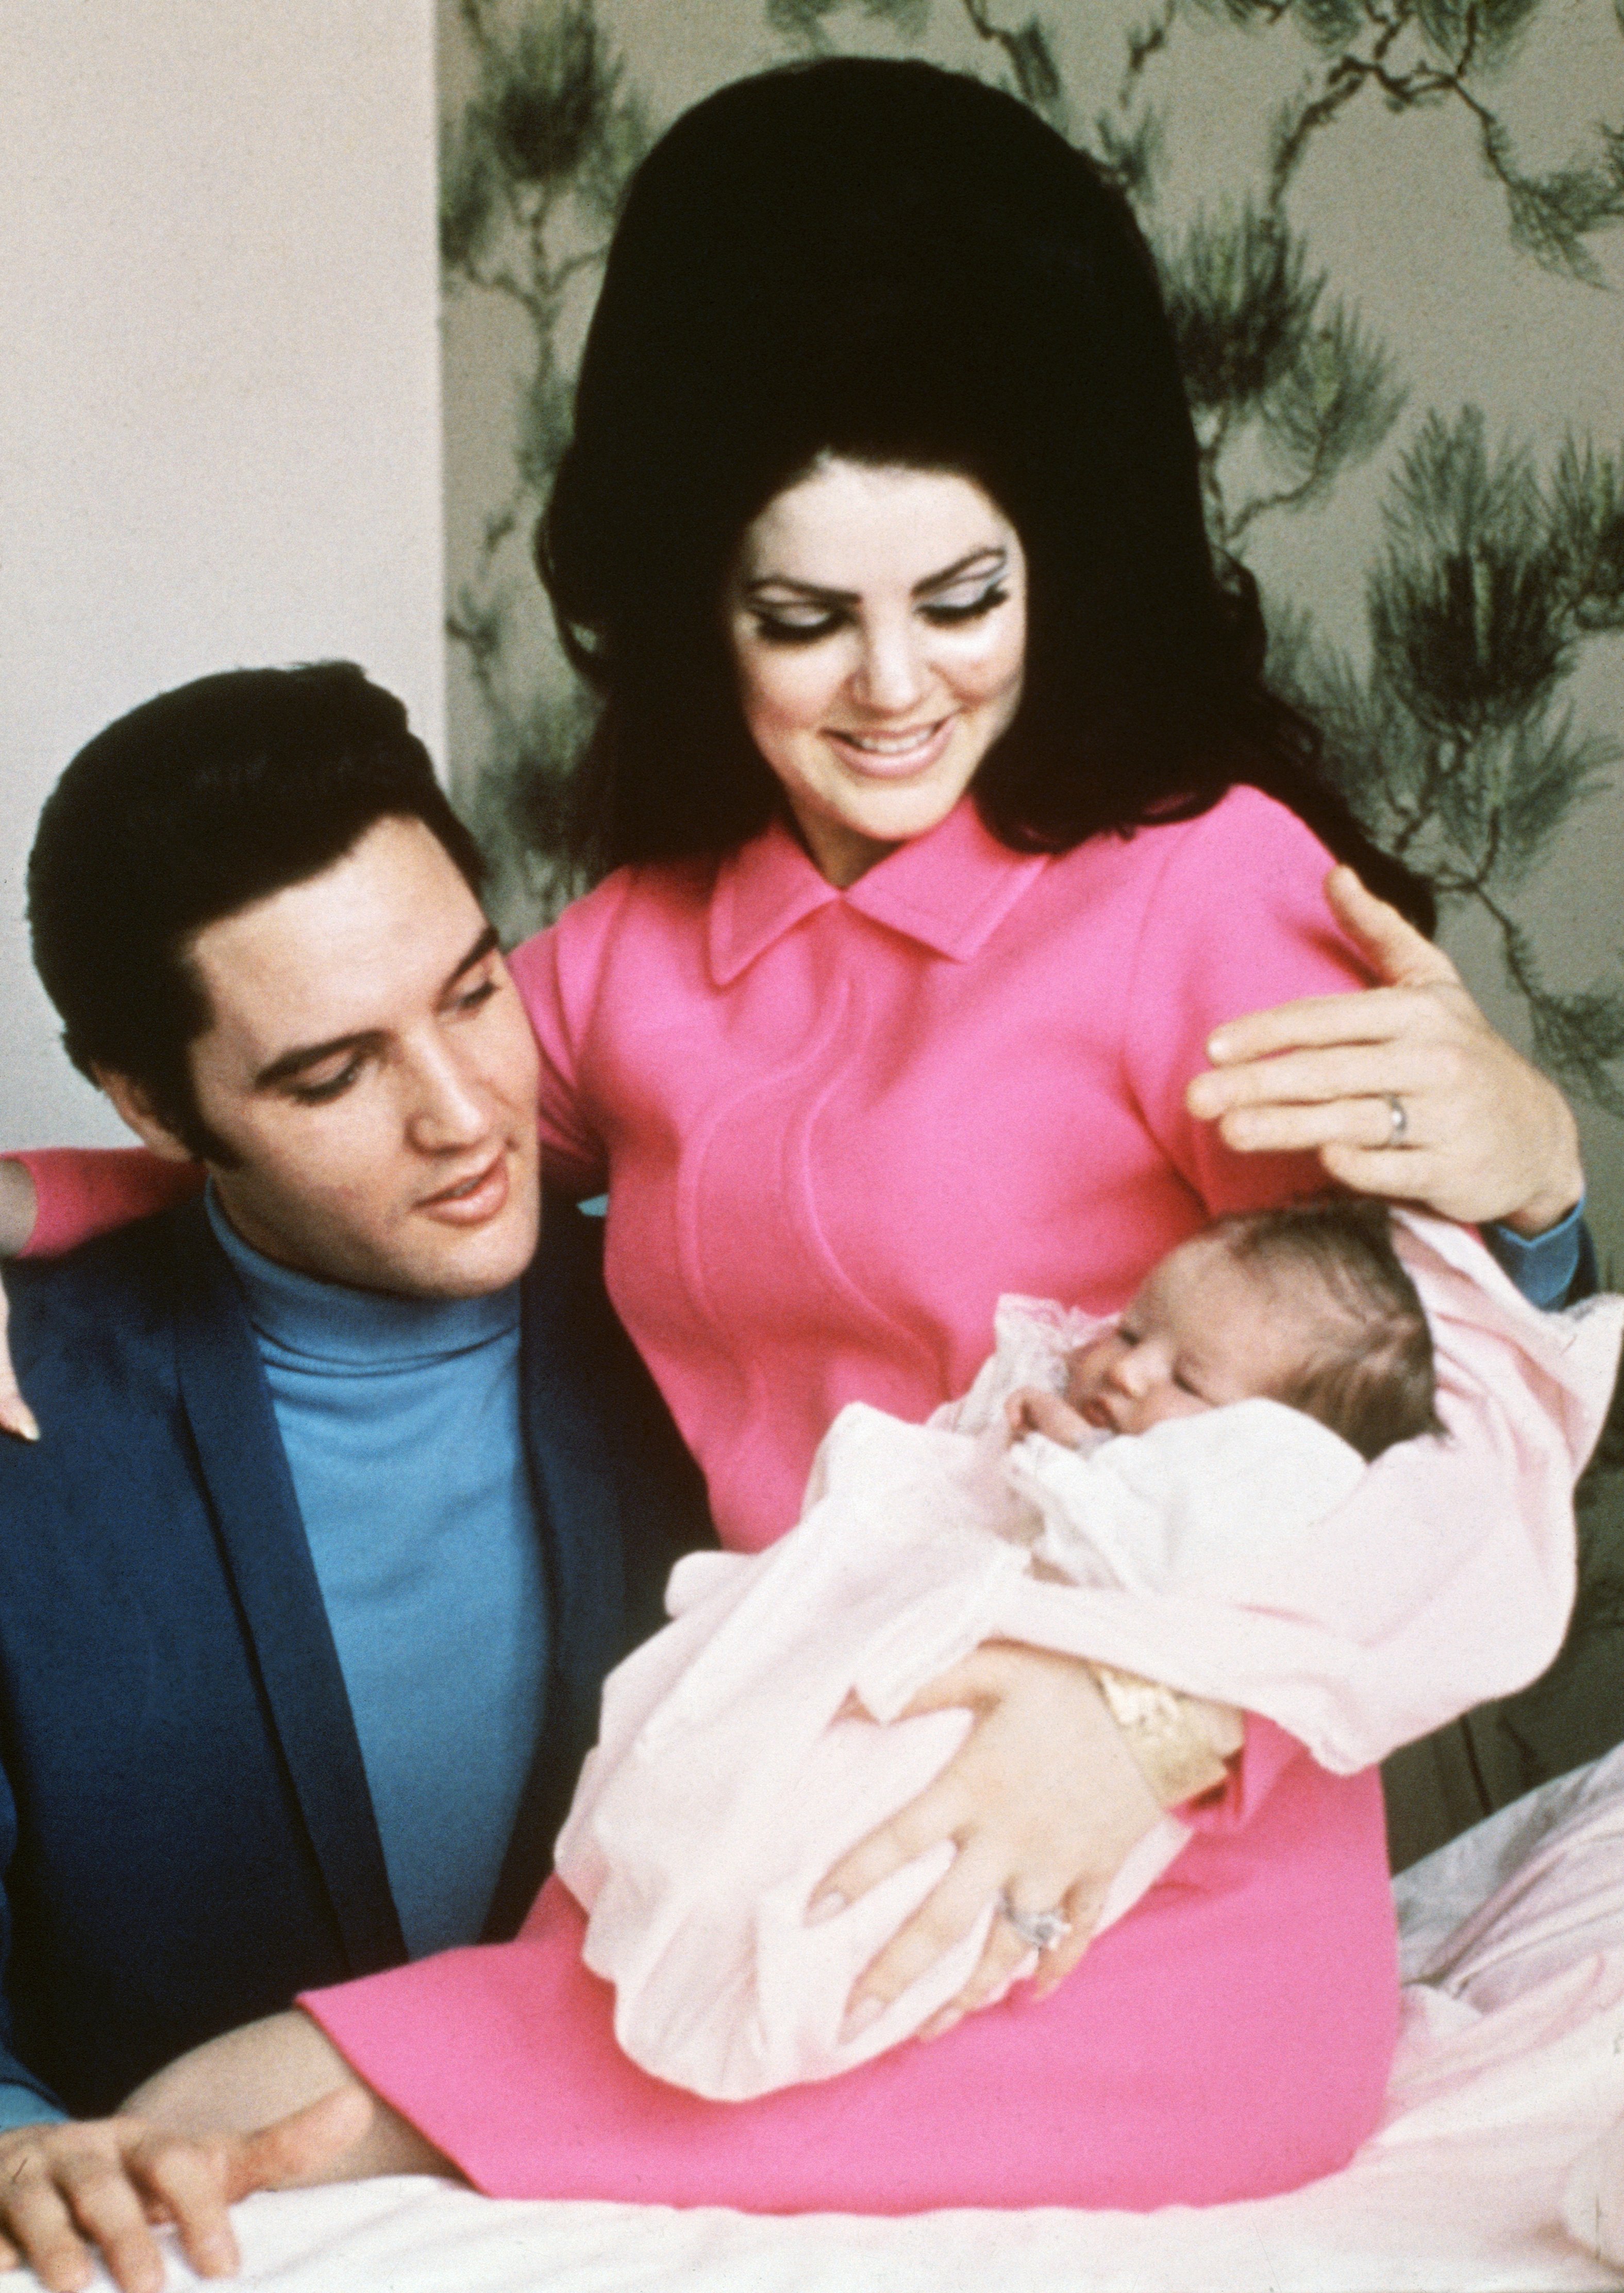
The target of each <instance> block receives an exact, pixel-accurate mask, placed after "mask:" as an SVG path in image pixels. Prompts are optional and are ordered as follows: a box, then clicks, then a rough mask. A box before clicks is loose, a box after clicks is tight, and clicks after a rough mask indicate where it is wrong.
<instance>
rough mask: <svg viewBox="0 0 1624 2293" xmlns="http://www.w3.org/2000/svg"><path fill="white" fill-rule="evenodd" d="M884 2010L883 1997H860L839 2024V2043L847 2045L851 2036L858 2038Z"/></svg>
mask: <svg viewBox="0 0 1624 2293" xmlns="http://www.w3.org/2000/svg"><path fill="white" fill-rule="evenodd" d="M883 2013H885V2000H884V1999H883V1998H860V1999H859V2000H858V2002H857V2004H856V2005H855V2006H853V2007H852V2011H851V2013H849V2014H848V2015H847V2016H846V2018H845V2021H844V2022H843V2023H842V2024H841V2026H840V2043H841V2045H842V2046H850V2045H851V2043H852V2039H853V2038H861V2037H862V2034H863V2032H864V2031H865V2030H872V2029H873V2028H874V2026H875V2024H876V2023H877V2022H878V2021H879V2019H880V2016H881V2015H882V2014H883Z"/></svg>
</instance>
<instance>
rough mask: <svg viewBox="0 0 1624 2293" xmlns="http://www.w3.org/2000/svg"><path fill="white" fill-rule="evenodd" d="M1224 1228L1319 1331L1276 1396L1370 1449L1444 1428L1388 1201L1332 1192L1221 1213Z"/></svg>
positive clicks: (1428, 1341)
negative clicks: (1300, 1200)
mask: <svg viewBox="0 0 1624 2293" xmlns="http://www.w3.org/2000/svg"><path fill="white" fill-rule="evenodd" d="M1214 1231H1215V1233H1216V1235H1217V1236H1219V1238H1220V1239H1221V1240H1222V1241H1223V1243H1224V1245H1225V1247H1226V1248H1227V1249H1228V1251H1229V1253H1230V1255H1231V1257H1232V1259H1233V1260H1235V1261H1236V1262H1237V1263H1238V1264H1240V1265H1242V1266H1255V1267H1256V1268H1258V1270H1259V1271H1260V1272H1261V1273H1262V1274H1263V1275H1264V1278H1265V1279H1266V1280H1268V1281H1269V1282H1271V1283H1273V1284H1278V1286H1279V1288H1280V1290H1281V1292H1282V1293H1283V1294H1285V1295H1287V1296H1289V1299H1290V1301H1291V1303H1292V1305H1293V1306H1294V1307H1296V1308H1297V1309H1299V1310H1304V1311H1307V1312H1309V1313H1312V1314H1313V1317H1314V1320H1315V1325H1316V1326H1315V1339H1316V1343H1315V1345H1314V1347H1313V1351H1312V1352H1311V1354H1310V1355H1309V1357H1308V1358H1307V1359H1306V1360H1305V1362H1303V1363H1302V1364H1301V1365H1299V1367H1298V1369H1297V1372H1296V1373H1295V1374H1294V1375H1293V1376H1291V1377H1290V1378H1289V1379H1287V1380H1286V1381H1284V1383H1282V1384H1281V1386H1280V1387H1279V1388H1277V1390H1275V1392H1274V1394H1273V1399H1275V1400H1276V1401H1283V1402H1285V1403H1286V1404H1287V1405H1288V1406H1289V1407H1290V1408H1293V1409H1300V1410H1302V1411H1303V1413H1304V1414H1305V1416H1309V1417H1317V1418H1318V1419H1319V1421H1320V1422H1321V1425H1329V1428H1330V1430H1331V1431H1332V1432H1333V1433H1340V1434H1341V1436H1342V1438H1343V1439H1344V1440H1345V1441H1348V1442H1351V1443H1352V1444H1353V1447H1354V1448H1355V1449H1357V1450H1358V1451H1359V1454H1360V1455H1361V1457H1366V1458H1369V1457H1379V1456H1380V1454H1381V1453H1382V1451H1383V1450H1384V1449H1390V1448H1391V1447H1392V1446H1393V1445H1394V1442H1397V1441H1413V1440H1414V1439H1416V1438H1417V1437H1418V1435H1420V1434H1423V1433H1441V1432H1442V1430H1443V1427H1442V1424H1441V1423H1440V1422H1439V1418H1438V1414H1437V1410H1436V1408H1435V1407H1434V1396H1435V1393H1436V1390H1437V1378H1436V1373H1435V1369H1434V1361H1433V1339H1432V1332H1431V1330H1430V1329H1429V1328H1428V1327H1427V1322H1426V1313H1425V1311H1424V1310H1423V1309H1422V1305H1421V1300H1420V1299H1419V1297H1418V1295H1417V1293H1416V1286H1415V1284H1414V1283H1413V1282H1412V1281H1411V1280H1410V1276H1409V1275H1408V1274H1407V1273H1406V1272H1405V1271H1404V1268H1403V1266H1402V1264H1401V1262H1400V1260H1399V1255H1398V1252H1396V1251H1395V1250H1394V1247H1393V1223H1392V1219H1390V1217H1389V1215H1388V1212H1387V1209H1386V1204H1385V1203H1378V1202H1369V1201H1365V1200H1355V1199H1353V1198H1351V1197H1348V1196H1345V1195H1326V1196H1324V1197H1323V1198H1316V1199H1315V1200H1313V1201H1312V1202H1305V1203H1284V1204H1282V1205H1281V1207H1279V1208H1278V1209H1275V1210H1267V1211H1241V1212H1239V1213H1237V1214H1236V1215H1235V1216H1233V1217H1231V1218H1226V1219H1220V1220H1219V1221H1218V1223H1217V1225H1216V1228H1214Z"/></svg>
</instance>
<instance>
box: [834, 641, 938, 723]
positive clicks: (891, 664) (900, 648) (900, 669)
mask: <svg viewBox="0 0 1624 2293" xmlns="http://www.w3.org/2000/svg"><path fill="white" fill-rule="evenodd" d="M925 682H926V680H925V664H924V662H923V660H921V659H920V655H919V640H918V637H917V634H916V632H915V631H914V630H912V629H911V628H894V629H872V630H869V631H867V632H865V634H864V637H863V648H862V658H861V659H860V661H859V662H858V665H857V669H856V673H855V675H854V676H853V677H852V685H853V688H854V690H855V693H856V695H857V698H858V700H859V701H860V702H861V703H862V705H863V707H864V708H865V709H877V710H882V711H884V713H885V715H887V716H899V715H901V712H902V711H903V710H904V709H911V708H912V707H913V706H914V704H915V702H916V701H917V700H918V699H919V697H920V695H921V694H922V693H924V691H925Z"/></svg>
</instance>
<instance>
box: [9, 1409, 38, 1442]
mask: <svg viewBox="0 0 1624 2293" xmlns="http://www.w3.org/2000/svg"><path fill="white" fill-rule="evenodd" d="M0 1425H4V1428H5V1430H6V1431H7V1432H8V1433H14V1434H15V1435H16V1436H17V1438H18V1439H19V1440H20V1441H37V1440H38V1438H39V1420H38V1418H37V1417H36V1416H35V1414H34V1412H33V1411H32V1410H31V1409H30V1408H29V1407H28V1403H27V1402H26V1401H8V1402H7V1403H6V1405H5V1407H4V1410H0Z"/></svg>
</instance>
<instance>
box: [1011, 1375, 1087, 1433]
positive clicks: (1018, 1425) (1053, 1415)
mask: <svg viewBox="0 0 1624 2293" xmlns="http://www.w3.org/2000/svg"><path fill="white" fill-rule="evenodd" d="M1004 1414H1005V1415H1006V1417H1007V1419H1008V1420H1009V1433H1010V1438H1011V1439H1012V1440H1014V1441H1018V1440H1019V1439H1020V1438H1021V1436H1022V1434H1023V1433H1046V1434H1047V1435H1048V1437H1049V1439H1050V1440H1051V1441H1058V1442H1059V1444H1060V1446H1061V1447H1062V1449H1080V1448H1081V1447H1082V1446H1083V1443H1084V1442H1085V1441H1086V1440H1087V1438H1088V1421H1087V1418H1086V1417H1079V1415H1078V1414H1077V1412H1076V1410H1075V1409H1073V1408H1071V1406H1070V1405H1069V1404H1068V1403H1066V1402H1063V1401H1062V1399H1061V1398H1060V1396H1059V1394H1057V1393H1046V1392H1045V1390H1044V1389H1043V1388H1042V1387H1041V1386H1039V1385H1023V1386H1022V1388H1021V1390H1020V1391H1019V1392H1018V1393H1012V1394H1011V1395H1010V1397H1009V1399H1008V1400H1007V1401H1006V1403H1005V1404H1004Z"/></svg>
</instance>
